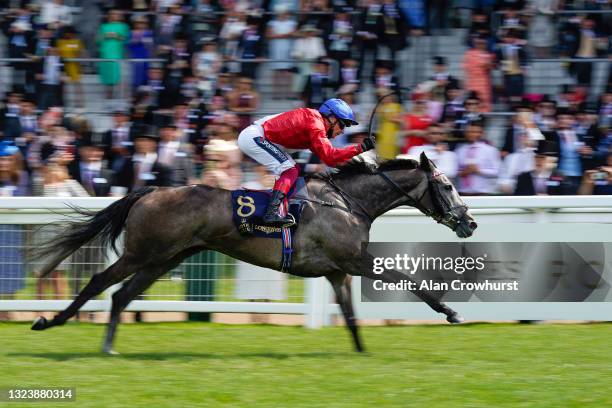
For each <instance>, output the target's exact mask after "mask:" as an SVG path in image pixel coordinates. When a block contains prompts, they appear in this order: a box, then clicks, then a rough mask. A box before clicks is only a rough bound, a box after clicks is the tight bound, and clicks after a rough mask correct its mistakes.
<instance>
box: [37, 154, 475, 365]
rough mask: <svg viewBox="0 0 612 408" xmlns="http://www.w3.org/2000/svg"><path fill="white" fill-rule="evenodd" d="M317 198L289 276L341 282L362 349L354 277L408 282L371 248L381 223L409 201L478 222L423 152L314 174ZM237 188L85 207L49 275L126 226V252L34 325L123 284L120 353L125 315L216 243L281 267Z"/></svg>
mask: <svg viewBox="0 0 612 408" xmlns="http://www.w3.org/2000/svg"><path fill="white" fill-rule="evenodd" d="M307 187H308V190H309V194H310V196H311V199H310V200H309V201H307V202H306V204H305V206H304V208H303V211H302V215H301V220H300V224H299V227H298V228H297V230H296V232H295V235H294V240H293V242H294V251H295V252H294V256H293V263H292V266H291V270H290V271H289V273H291V274H293V275H298V276H303V277H319V276H325V277H326V278H327V279H328V280H329V282H330V283H331V285H332V286H333V288H334V292H335V294H336V298H337V301H338V303H339V305H340V308H341V310H342V313H343V315H344V319H345V321H346V325H347V327H348V329H349V330H350V332H351V335H352V338H353V341H354V345H355V348H356V350H357V351H362V350H363V346H362V343H361V340H360V337H359V334H358V325H357V322H356V320H355V316H354V313H353V306H352V301H351V287H350V276H364V277H369V278H376V279H383V280H386V281H388V282H399V281H401V280H402V279H404V280H405V279H406V278H407V277H406V276H405V275H403V274H401V273H400V272H395V271H391V273H390V274H384V275H374V274H373V272H372V257H371V256H370V255H369V254H367V253H365V254H364V251H362V244H364V243H366V244H367V243H368V242H369V231H370V227H371V225H372V222H373V221H374V220H375V219H376V218H377V217H379V216H380V215H382V214H384V213H385V212H387V211H389V210H391V209H393V208H395V207H398V206H400V205H410V206H413V207H416V208H418V209H419V210H421V211H422V212H423V213H424V214H425V215H427V216H430V217H432V218H433V219H434V220H436V221H438V222H439V223H442V224H444V225H446V226H447V227H449V228H450V229H452V230H453V231H455V233H456V234H457V236H459V237H462V238H465V237H469V236H471V235H472V232H473V230H474V229H475V228H476V223H475V222H474V219H473V218H472V216H471V215H470V213H469V211H468V209H467V206H466V205H465V203H464V202H463V200H462V199H461V197H459V195H458V193H457V191H456V190H455V188H454V187H453V185H452V184H451V182H450V181H449V180H448V178H447V177H446V176H445V175H444V174H443V173H441V172H439V171H438V170H437V169H436V168H435V165H434V164H433V163H432V162H431V161H430V160H429V159H428V158H427V157H426V156H425V155H424V154H421V157H420V161H416V160H399V159H398V160H391V161H387V162H382V163H375V164H373V163H371V162H368V161H367V160H364V159H363V158H358V159H357V160H354V161H353V162H352V163H350V164H348V165H346V166H344V167H343V168H342V169H341V170H340V171H339V172H337V173H335V174H328V175H323V176H318V177H317V176H315V177H311V178H309V179H308V180H307ZM230 195H231V194H230V191H228V190H222V189H218V188H211V187H207V186H202V185H192V186H184V187H176V188H157V187H147V188H143V189H140V190H137V191H134V192H132V193H130V194H129V195H127V196H125V197H124V198H122V199H120V200H118V201H116V202H114V203H113V204H111V205H109V206H108V207H107V208H105V209H103V210H101V211H99V212H87V211H80V212H81V213H82V215H84V216H86V218H85V219H84V220H81V221H72V222H70V223H69V224H68V225H67V227H66V229H65V230H64V231H63V232H62V233H61V234H60V235H59V236H58V237H57V238H56V239H54V240H53V241H51V242H50V243H49V244H48V245H46V246H44V247H43V248H41V255H44V256H52V259H51V260H50V261H49V262H48V263H47V264H46V265H45V267H44V268H43V269H42V270H41V275H43V276H44V275H46V274H48V273H49V272H50V271H52V270H54V269H55V267H56V266H57V265H58V264H59V263H60V262H61V261H62V260H63V259H65V258H66V257H68V256H69V255H70V254H72V253H73V252H74V251H76V250H77V249H78V248H80V247H81V246H83V245H85V244H86V243H88V242H90V241H91V240H93V239H94V238H100V239H102V241H103V243H104V245H112V247H113V248H114V247H115V240H116V239H117V238H118V237H119V235H120V234H121V232H122V231H123V230H125V244H124V250H123V253H122V255H121V257H120V258H119V260H117V262H115V263H114V264H113V265H111V266H110V267H108V268H107V269H106V270H104V271H103V272H100V273H98V274H96V275H94V276H93V277H92V278H91V280H90V281H89V283H88V284H87V285H86V286H85V287H84V288H83V290H82V291H81V293H79V295H78V296H77V297H76V299H75V300H74V301H73V302H72V303H71V304H70V305H69V306H68V308H66V309H65V310H64V311H62V312H60V313H58V314H57V315H56V316H55V317H54V318H53V319H52V320H51V321H47V319H45V318H44V317H38V318H37V319H36V320H35V321H34V323H33V325H32V329H33V330H44V329H47V328H49V327H53V326H60V325H62V324H64V323H65V322H66V321H67V320H68V319H69V318H71V317H72V316H74V315H75V314H76V312H77V311H78V310H79V308H80V307H81V306H82V305H83V304H84V303H85V302H87V301H88V300H89V299H91V298H93V297H94V296H97V295H98V294H100V293H101V292H102V291H104V290H105V289H107V288H108V287H110V286H111V285H114V284H116V283H119V282H121V281H122V280H124V279H125V278H127V277H130V276H131V278H130V279H129V280H128V281H126V282H125V283H124V284H123V286H122V287H121V289H119V290H118V291H117V292H115V293H114V294H113V296H112V309H111V314H110V321H109V324H108V327H107V333H106V337H105V341H104V345H103V351H104V352H105V353H114V352H113V350H112V345H113V339H114V336H115V331H116V329H117V323H118V322H119V315H120V314H121V312H122V311H123V310H124V309H125V307H126V306H127V305H128V304H129V303H130V302H131V301H132V300H133V299H134V298H135V297H137V296H138V295H139V294H141V293H142V292H144V291H145V290H146V289H147V288H148V287H149V286H151V285H152V284H153V283H154V282H155V280H156V279H158V278H159V277H161V276H162V275H164V274H165V273H166V272H168V271H169V270H171V269H172V268H174V267H176V266H177V265H179V264H180V263H181V261H183V260H184V259H185V258H187V257H188V256H191V255H193V254H195V253H197V252H199V251H202V250H205V249H207V250H214V251H219V252H222V253H224V254H227V255H229V256H231V257H233V258H236V259H240V260H243V261H245V262H249V263H252V264H254V265H259V266H263V267H267V268H271V269H276V270H279V269H280V264H279V260H280V259H281V251H282V249H281V245H280V239H277V240H275V241H276V245H270V240H269V239H267V238H260V237H252V236H243V235H241V234H240V233H239V232H238V230H237V228H236V226H235V225H234V222H233V220H232V204H231V201H230ZM414 293H415V294H416V295H417V296H418V297H419V298H420V299H422V300H423V301H425V302H426V303H427V304H428V305H429V306H430V307H431V308H432V309H433V310H435V311H436V312H438V313H444V314H445V315H446V318H447V320H448V321H449V322H451V323H460V322H461V321H462V319H461V317H460V316H459V315H458V314H457V313H456V312H455V311H454V310H452V309H450V308H449V307H448V306H446V305H444V304H442V303H440V302H439V301H438V300H436V299H435V298H434V297H433V296H432V295H431V294H429V293H427V292H426V291H414Z"/></svg>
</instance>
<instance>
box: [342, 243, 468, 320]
mask: <svg viewBox="0 0 612 408" xmlns="http://www.w3.org/2000/svg"><path fill="white" fill-rule="evenodd" d="M372 265H374V257H373V256H372V255H370V254H366V255H364V256H362V257H361V258H360V259H359V260H357V261H356V262H355V264H354V265H353V266H352V268H346V269H345V270H346V271H350V273H351V275H354V276H363V277H366V278H369V279H376V280H382V281H384V282H387V283H399V282H401V281H402V280H408V281H411V282H414V280H413V279H411V277H410V276H408V275H404V274H403V273H401V272H399V271H396V270H394V269H391V270H386V271H385V273H383V274H381V275H377V274H375V273H374V272H373V271H372ZM415 286H416V287H418V285H416V282H415ZM411 292H412V293H414V294H415V295H416V296H417V297H418V298H419V299H421V300H422V301H423V302H425V303H427V305H428V306H429V307H431V308H432V309H433V310H435V311H436V312H438V313H444V314H445V315H446V321H448V322H449V323H463V322H464V319H463V317H461V316H460V315H459V313H457V312H455V311H454V310H453V309H451V308H450V307H448V306H447V305H445V304H444V303H442V302H440V301H439V300H438V299H436V298H435V297H434V296H433V295H432V294H431V293H429V292H428V291H426V290H420V289H417V290H412V291H411Z"/></svg>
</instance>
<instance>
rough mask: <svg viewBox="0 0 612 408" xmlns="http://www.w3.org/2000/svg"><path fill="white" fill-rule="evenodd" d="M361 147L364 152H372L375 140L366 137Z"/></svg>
mask: <svg viewBox="0 0 612 408" xmlns="http://www.w3.org/2000/svg"><path fill="white" fill-rule="evenodd" d="M360 146H361V151H362V152H367V151H368V150H372V149H373V148H374V139H372V138H371V137H366V138H365V139H363V143H361V144H360Z"/></svg>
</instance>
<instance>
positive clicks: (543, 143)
mask: <svg viewBox="0 0 612 408" xmlns="http://www.w3.org/2000/svg"><path fill="white" fill-rule="evenodd" d="M556 155H557V148H556V147H555V144H554V142H550V141H548V140H540V141H539V142H538V147H537V149H536V151H535V157H534V169H533V170H531V171H526V172H524V173H521V174H519V175H518V177H517V181H516V188H515V190H514V195H526V196H528V195H560V194H563V193H564V190H565V178H564V177H563V174H562V173H561V172H560V171H558V170H557V160H556Z"/></svg>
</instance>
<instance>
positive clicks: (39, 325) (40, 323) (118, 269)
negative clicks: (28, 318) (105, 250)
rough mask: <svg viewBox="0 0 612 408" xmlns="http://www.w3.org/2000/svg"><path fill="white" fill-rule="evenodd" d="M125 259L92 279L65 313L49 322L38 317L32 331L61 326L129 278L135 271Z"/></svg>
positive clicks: (59, 314)
mask: <svg viewBox="0 0 612 408" xmlns="http://www.w3.org/2000/svg"><path fill="white" fill-rule="evenodd" d="M125 264H126V262H125V260H124V258H120V259H119V260H118V261H117V262H115V263H114V264H112V265H111V266H109V267H108V268H106V269H105V270H104V271H103V272H100V273H97V274H95V275H94V276H92V277H91V280H90V281H89V283H88V284H87V285H86V286H85V287H84V288H83V290H81V292H80V293H79V294H78V296H77V297H76V299H74V301H73V302H72V303H71V304H70V305H69V306H68V307H67V308H66V309H65V310H63V311H61V312H60V313H58V314H57V315H55V317H54V318H53V319H52V320H51V321H47V319H45V318H44V317H38V318H36V320H34V323H33V324H32V330H45V329H48V328H49V327H53V326H61V325H63V324H64V323H66V321H67V320H68V319H70V318H71V317H72V316H74V315H75V314H76V313H77V312H78V311H79V309H80V308H81V306H83V305H84V304H85V303H86V302H87V301H88V300H89V299H91V298H93V297H95V296H97V295H99V294H100V293H102V291H104V290H105V289H107V288H109V287H110V286H112V285H114V284H116V283H118V282H121V281H122V280H123V279H125V278H126V277H127V276H129V275H130V274H131V273H132V272H133V270H130V268H127V267H126V265H125Z"/></svg>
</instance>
